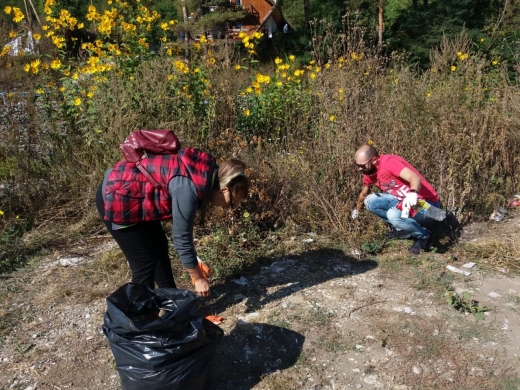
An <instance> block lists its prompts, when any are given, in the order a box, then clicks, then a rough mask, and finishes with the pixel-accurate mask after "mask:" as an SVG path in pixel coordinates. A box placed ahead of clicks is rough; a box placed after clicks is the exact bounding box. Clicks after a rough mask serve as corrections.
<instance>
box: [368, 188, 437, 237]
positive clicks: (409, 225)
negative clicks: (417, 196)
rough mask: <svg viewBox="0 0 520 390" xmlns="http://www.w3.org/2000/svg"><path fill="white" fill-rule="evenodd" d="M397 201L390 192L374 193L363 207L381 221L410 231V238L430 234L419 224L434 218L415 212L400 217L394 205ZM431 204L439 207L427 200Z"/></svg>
mask: <svg viewBox="0 0 520 390" xmlns="http://www.w3.org/2000/svg"><path fill="white" fill-rule="evenodd" d="M398 203H399V201H398V200H397V199H396V198H394V197H393V196H392V195H390V194H386V193H374V194H370V195H368V196H367V197H366V199H365V207H366V208H367V210H368V211H370V212H371V213H374V214H375V215H377V216H378V217H379V218H381V219H382V220H383V221H385V222H387V223H389V224H390V225H392V226H393V227H394V228H396V229H400V230H404V231H405V232H408V233H410V235H411V236H412V238H415V239H419V238H423V237H427V236H429V235H430V233H429V232H428V230H427V229H425V228H423V227H422V226H421V224H425V223H430V222H433V221H434V219H432V218H428V217H425V216H424V215H422V214H415V215H414V217H413V218H401V210H399V209H398V208H397V207H396V206H397V204H398ZM428 203H430V204H431V205H432V206H435V207H440V205H439V203H436V202H428Z"/></svg>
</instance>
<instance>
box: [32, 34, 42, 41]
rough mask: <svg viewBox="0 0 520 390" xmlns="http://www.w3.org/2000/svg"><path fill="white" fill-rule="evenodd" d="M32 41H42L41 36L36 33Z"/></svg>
mask: <svg viewBox="0 0 520 390" xmlns="http://www.w3.org/2000/svg"><path fill="white" fill-rule="evenodd" d="M33 37H34V39H36V40H37V41H39V40H40V39H42V36H41V35H40V34H38V33H36V34H34V35H33Z"/></svg>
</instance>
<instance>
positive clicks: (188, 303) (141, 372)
mask: <svg viewBox="0 0 520 390" xmlns="http://www.w3.org/2000/svg"><path fill="white" fill-rule="evenodd" d="M202 305H203V304H202V300H201V299H200V298H198V297H197V296H196V295H195V294H194V293H192V292H191V291H188V290H179V289H170V288H163V289H157V290H152V289H150V288H148V287H146V286H142V285H138V284H133V283H128V284H126V285H124V286H122V287H120V288H119V289H118V290H116V291H115V292H114V293H112V294H111V295H110V296H109V297H107V312H106V313H105V316H104V321H103V333H104V334H105V336H106V337H107V338H108V341H109V344H110V348H111V349H112V353H113V355H114V358H115V361H116V367H117V370H118V372H119V376H120V378H121V387H122V389H123V390H134V389H146V390H163V389H164V390H166V389H168V390H198V389H201V390H202V389H208V388H209V387H210V383H211V361H212V358H213V355H214V353H215V350H216V348H217V346H218V344H219V342H220V340H221V339H222V337H223V335H224V332H223V331H222V329H220V328H219V327H218V326H216V325H214V324H213V323H211V322H210V321H208V320H206V319H204V315H203V313H202V311H201V308H202Z"/></svg>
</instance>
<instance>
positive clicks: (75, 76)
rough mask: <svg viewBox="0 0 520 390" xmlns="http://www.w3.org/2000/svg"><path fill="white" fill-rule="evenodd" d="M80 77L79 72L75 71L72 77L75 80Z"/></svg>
mask: <svg viewBox="0 0 520 390" xmlns="http://www.w3.org/2000/svg"><path fill="white" fill-rule="evenodd" d="M78 77H79V75H78V72H74V73H73V74H72V78H73V79H74V80H77V79H78Z"/></svg>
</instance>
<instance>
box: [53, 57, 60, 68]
mask: <svg viewBox="0 0 520 390" xmlns="http://www.w3.org/2000/svg"><path fill="white" fill-rule="evenodd" d="M60 67H61V61H60V60H59V59H56V60H54V61H52V62H51V68H52V69H59V68H60Z"/></svg>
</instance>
